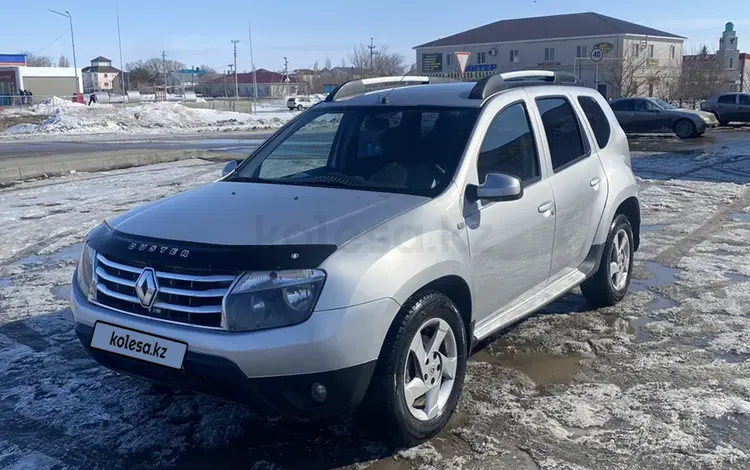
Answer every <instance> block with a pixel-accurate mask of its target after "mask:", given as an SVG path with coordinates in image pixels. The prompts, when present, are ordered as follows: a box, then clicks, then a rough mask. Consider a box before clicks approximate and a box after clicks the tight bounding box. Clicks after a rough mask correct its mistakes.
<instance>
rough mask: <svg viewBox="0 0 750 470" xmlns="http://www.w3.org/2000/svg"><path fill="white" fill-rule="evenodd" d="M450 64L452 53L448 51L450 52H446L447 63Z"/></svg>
mask: <svg viewBox="0 0 750 470" xmlns="http://www.w3.org/2000/svg"><path fill="white" fill-rule="evenodd" d="M450 64H451V54H450V53H448V54H445V65H450Z"/></svg>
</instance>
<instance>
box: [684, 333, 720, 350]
mask: <svg viewBox="0 0 750 470" xmlns="http://www.w3.org/2000/svg"><path fill="white" fill-rule="evenodd" d="M715 339H716V335H715V334H711V333H709V334H707V335H705V336H703V337H700V338H694V339H693V340H691V341H690V344H692V345H693V346H695V347H696V348H701V349H705V348H707V347H709V346H710V345H711V343H712V342H713V341H714V340H715Z"/></svg>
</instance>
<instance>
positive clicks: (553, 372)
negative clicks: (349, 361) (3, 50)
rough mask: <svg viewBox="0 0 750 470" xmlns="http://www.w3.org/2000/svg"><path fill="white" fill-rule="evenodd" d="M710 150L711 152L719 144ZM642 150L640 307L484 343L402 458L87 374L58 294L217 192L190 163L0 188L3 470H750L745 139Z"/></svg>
mask: <svg viewBox="0 0 750 470" xmlns="http://www.w3.org/2000/svg"><path fill="white" fill-rule="evenodd" d="M712 145H713V144H712ZM698 150H699V151H696V152H692V153H690V154H687V155H686V154H680V153H660V154H655V155H654V154H649V153H648V152H646V153H637V155H638V156H637V157H636V158H634V159H633V166H634V169H635V172H636V174H637V175H638V176H639V178H640V187H641V197H642V204H643V211H644V213H643V215H644V229H643V242H642V246H641V249H640V250H639V251H638V253H637V255H636V270H635V278H636V279H637V280H636V281H634V283H633V285H632V287H631V293H630V294H629V295H628V296H627V297H626V299H625V300H624V301H623V302H622V303H621V304H619V305H618V306H616V307H614V308H608V309H601V310H592V309H591V308H590V307H589V306H588V305H587V303H586V302H585V300H584V299H583V298H582V297H581V296H580V294H579V293H578V292H572V293H570V294H569V295H567V296H566V297H564V298H563V299H561V300H559V301H557V302H555V303H554V304H552V305H551V306H550V307H549V308H547V309H545V310H544V311H543V312H540V313H539V314H538V315H535V316H534V317H533V318H530V319H528V320H526V321H524V322H522V323H520V324H519V325H516V326H514V327H513V328H510V329H509V330H508V331H505V332H503V333H502V334H499V335H498V337H497V338H495V340H494V341H492V342H490V343H489V344H486V345H484V346H485V347H484V348H483V349H481V350H479V351H478V352H477V353H476V354H475V355H474V357H473V358H472V360H471V363H470V365H469V368H468V377H467V382H466V386H465V388H464V394H463V398H462V400H461V402H460V406H459V410H458V412H457V413H456V415H455V416H454V418H453V420H452V422H451V423H450V425H449V427H448V428H447V429H446V430H445V431H444V432H443V433H442V434H441V435H440V436H438V437H437V438H435V439H433V440H432V441H430V442H429V443H426V444H423V445H421V446H419V447H416V448H412V449H393V448H391V447H389V446H388V445H387V444H385V443H384V442H383V441H380V440H379V439H378V438H377V436H375V435H372V434H369V433H368V432H367V431H364V430H361V429H358V428H357V427H356V426H355V425H354V423H353V421H352V420H351V419H348V418H342V419H339V420H336V421H333V422H325V423H316V424H298V423H292V422H288V421H285V420H268V419H260V418H258V417H256V416H254V415H253V414H252V413H251V412H250V411H248V410H246V409H244V408H241V407H238V406H234V405H232V404H227V403H223V402H220V401H218V400H214V399H212V398H208V397H202V396H196V395H193V394H191V393H187V392H175V393H169V394H166V395H165V394H164V393H162V391H161V390H156V389H154V388H152V387H151V386H150V385H149V384H148V383H146V382H144V381H141V380H138V379H134V378H130V377H125V376H122V375H119V374H116V373H114V372H110V371H108V370H106V369H104V368H102V367H100V366H98V365H97V364H96V363H95V362H93V361H92V360H91V359H90V358H89V357H88V356H87V354H86V353H85V352H84V350H83V348H82V347H81V345H80V344H79V343H78V340H77V338H76V337H75V335H74V334H73V332H72V329H71V328H72V321H71V315H70V312H69V311H68V309H67V300H66V298H65V297H66V291H67V289H68V288H69V284H68V283H69V282H70V277H71V274H72V271H73V269H74V266H75V262H76V258H77V256H78V252H79V250H80V245H78V243H80V241H81V239H82V238H83V236H84V234H85V233H86V232H87V231H88V230H90V229H91V228H92V227H93V226H95V225H97V224H98V223H99V222H100V221H101V220H102V218H104V217H109V216H111V215H112V214H115V213H119V212H122V211H124V210H127V209H129V208H131V207H133V206H136V205H139V204H142V203H143V202H145V201H146V200H150V199H154V198H157V197H161V196H165V195H168V194H171V193H173V192H175V191H180V190H184V189H188V188H190V187H192V186H195V185H198V184H203V183H206V182H209V181H211V180H213V179H215V178H216V177H217V176H218V174H219V171H220V168H221V165H216V164H213V163H206V162H201V161H197V160H196V161H186V162H179V163H175V164H168V165H156V166H152V167H142V168H138V169H131V170H122V171H113V172H106V173H97V174H75V175H71V176H69V177H65V178H58V179H49V180H44V181H38V182H34V183H25V184H23V185H19V186H15V187H12V188H8V189H6V190H2V191H0V468H10V469H27V468H28V469H63V468H70V469H106V470H115V469H126V468H127V469H146V468H155V467H165V468H185V469H204V468H247V469H256V470H260V469H274V470H276V469H281V468H283V469H296V468H305V469H309V468H320V469H329V468H350V469H365V468H368V469H378V470H386V469H387V470H395V469H433V468H434V469H512V470H521V469H570V470H574V469H575V470H578V469H628V470H630V469H635V468H644V469H645V468H649V469H650V468H655V469H660V470H667V469H680V470H686V469H708V468H710V469H723V468H726V469H741V468H750V436H749V434H748V431H749V428H748V426H750V362H748V359H750V328H749V327H750V215H749V214H750V143H748V142H745V141H742V140H736V141H730V142H727V143H725V144H721V145H715V146H708V145H706V146H704V147H702V148H699V149H698Z"/></svg>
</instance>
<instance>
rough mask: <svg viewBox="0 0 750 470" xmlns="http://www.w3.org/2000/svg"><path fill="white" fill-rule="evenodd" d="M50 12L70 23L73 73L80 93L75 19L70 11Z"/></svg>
mask: <svg viewBox="0 0 750 470" xmlns="http://www.w3.org/2000/svg"><path fill="white" fill-rule="evenodd" d="M49 11H51V12H52V13H54V14H56V15H60V16H64V17H65V18H67V19H68V21H69V22H70V42H71V43H72V44H73V72H74V73H75V76H76V93H78V63H77V62H76V38H75V36H74V35H73V17H72V16H71V14H70V12H69V11H68V10H65V13H60V12H59V11H55V10H49ZM81 91H83V90H81Z"/></svg>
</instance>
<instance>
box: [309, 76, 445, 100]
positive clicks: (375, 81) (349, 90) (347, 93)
mask: <svg viewBox="0 0 750 470" xmlns="http://www.w3.org/2000/svg"><path fill="white" fill-rule="evenodd" d="M457 81H458V80H454V79H450V78H444V77H424V76H414V75H402V76H400V77H375V78H363V79H359V80H349V81H348V82H344V83H342V84H341V85H339V86H337V87H336V88H335V89H334V90H333V91H332V92H330V93H329V94H328V96H326V99H325V100H324V101H327V102H330V101H338V100H343V99H345V98H350V97H352V96H355V95H360V94H362V93H367V92H368V91H372V90H373V89H375V88H393V87H394V86H397V85H427V84H429V83H447V82H457Z"/></svg>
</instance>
